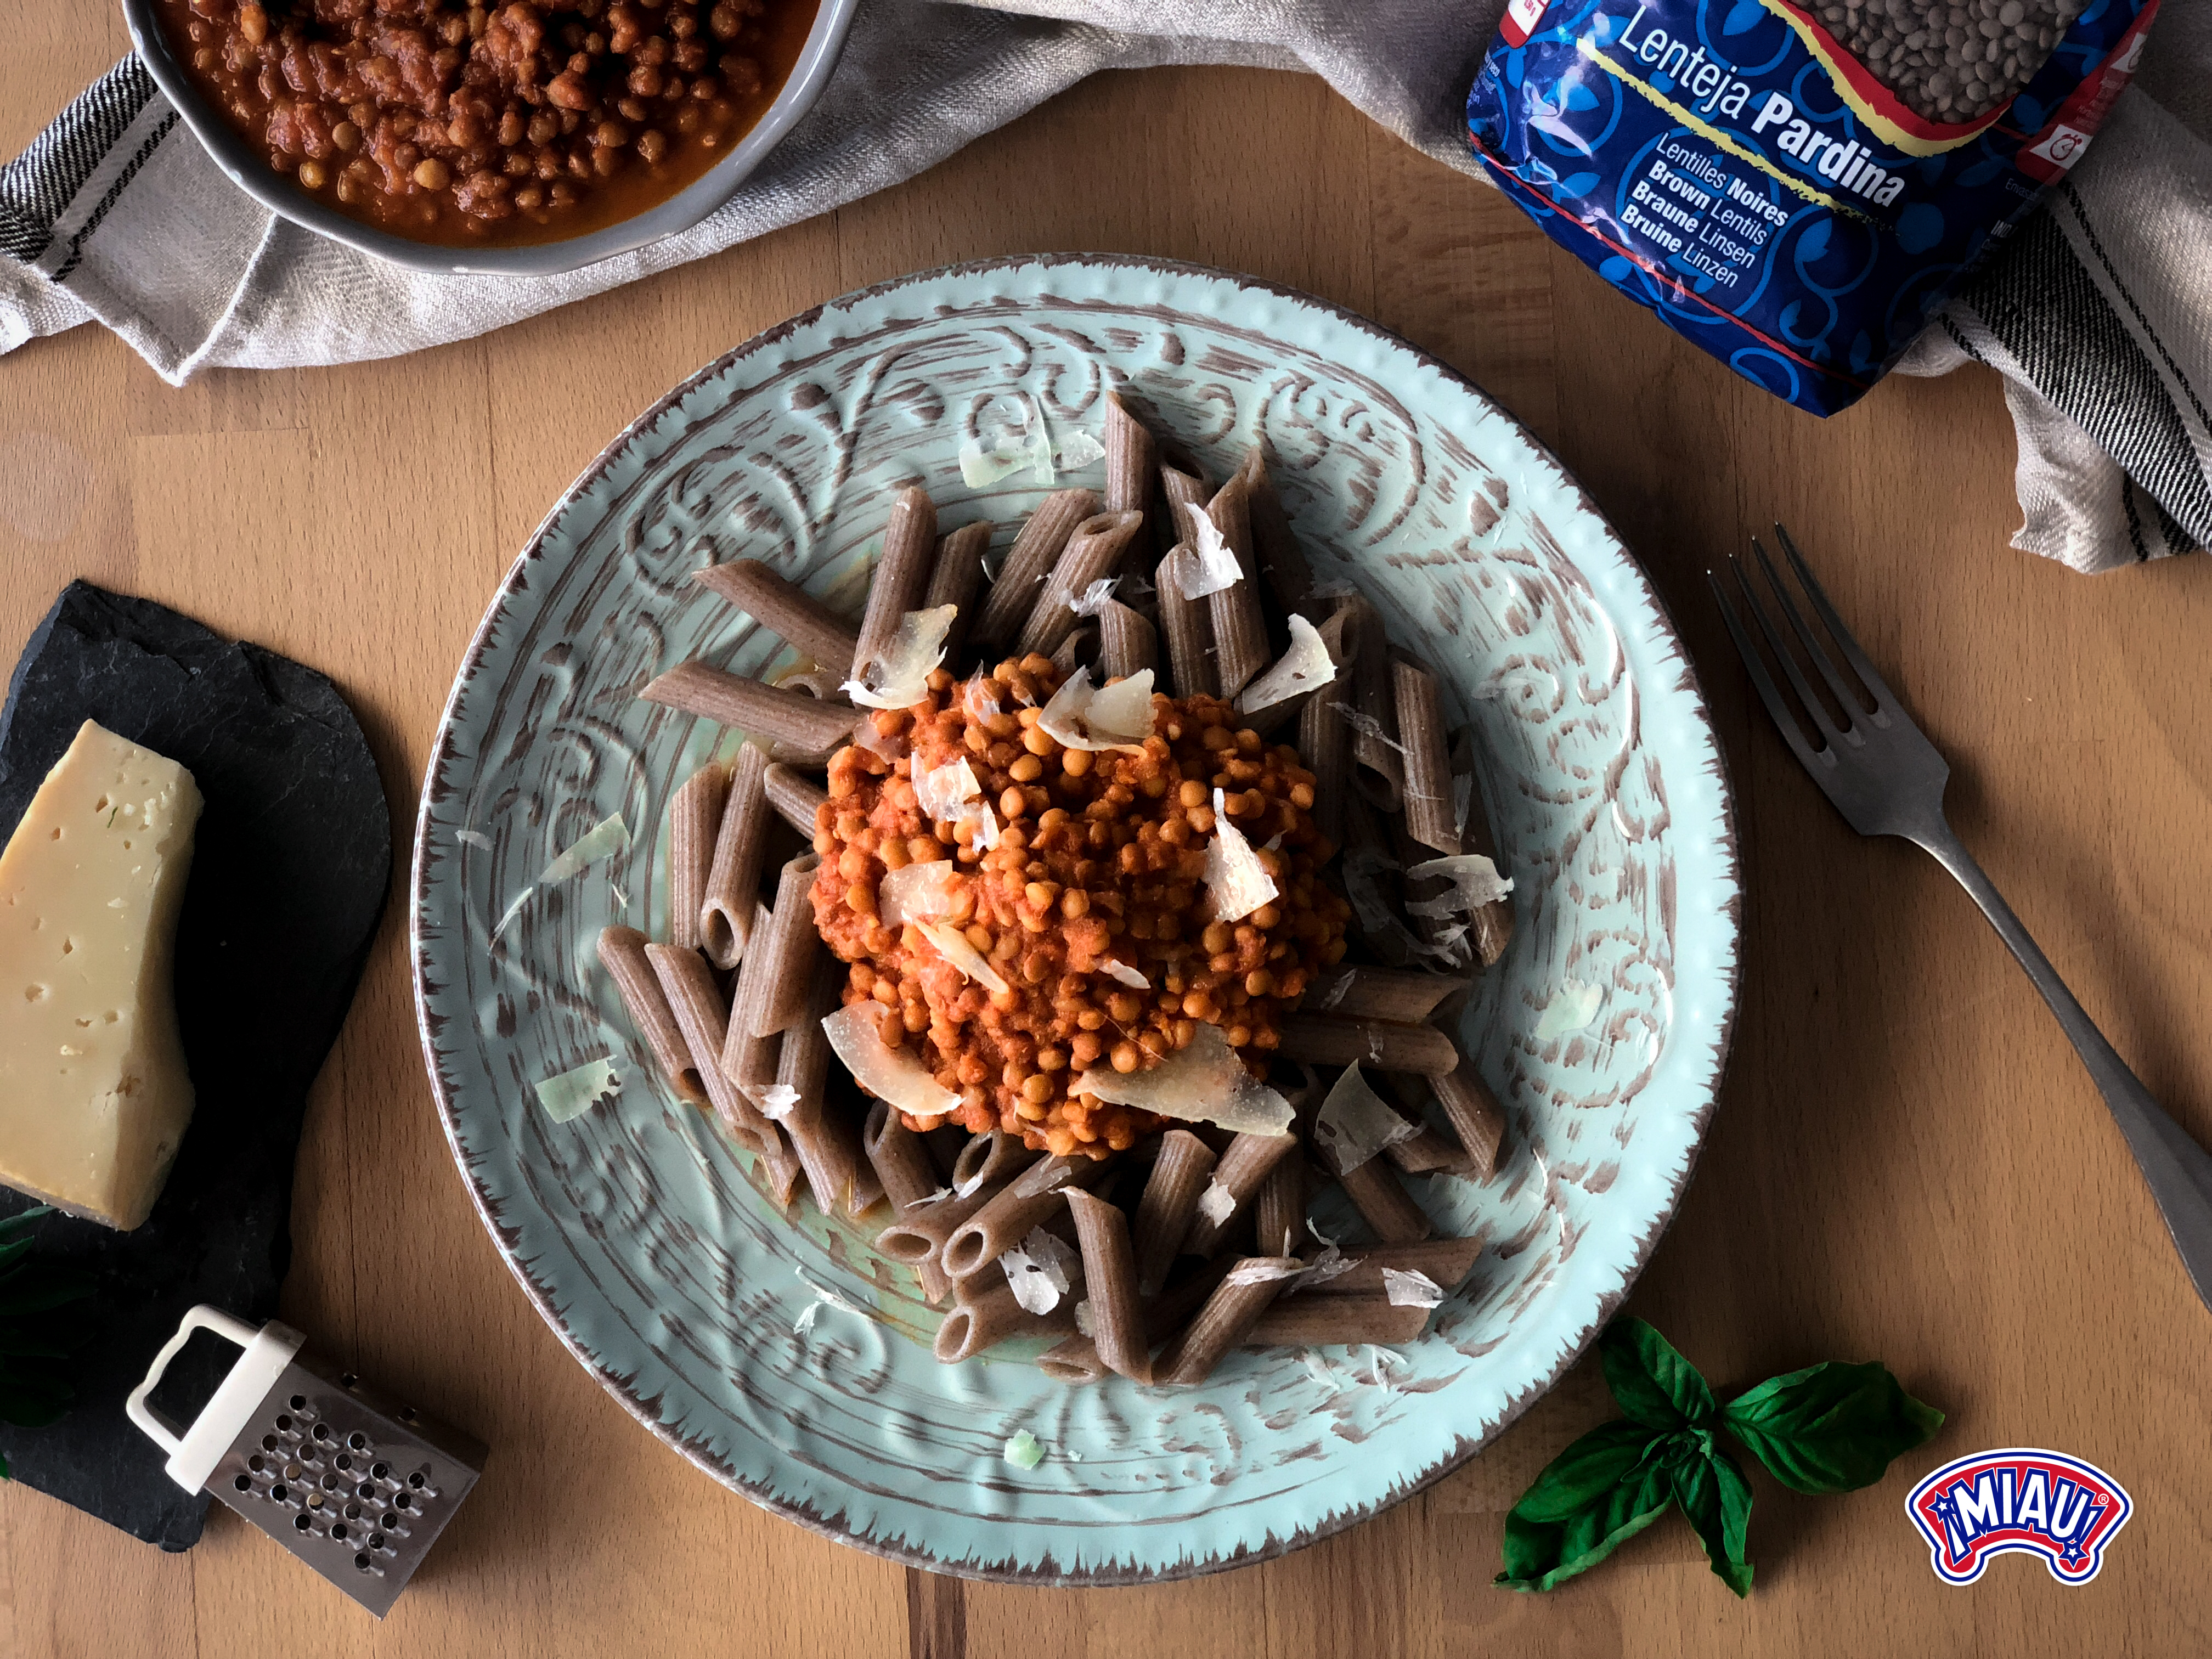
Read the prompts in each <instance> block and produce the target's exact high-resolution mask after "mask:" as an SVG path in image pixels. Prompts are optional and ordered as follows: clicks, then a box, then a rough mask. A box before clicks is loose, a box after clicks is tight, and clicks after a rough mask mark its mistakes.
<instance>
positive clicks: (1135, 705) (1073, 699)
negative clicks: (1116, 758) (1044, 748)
mask: <svg viewBox="0 0 2212 1659" xmlns="http://www.w3.org/2000/svg"><path fill="white" fill-rule="evenodd" d="M1037 725H1038V726H1039V728H1040V729H1042V731H1043V732H1044V733H1045V735H1046V736H1048V737H1049V738H1052V739H1053V741H1054V742H1055V743H1057V744H1060V745H1061V747H1063V748H1066V749H1088V750H1093V751H1094V752H1095V751H1097V750H1107V749H1135V750H1141V749H1142V748H1143V747H1144V746H1145V739H1146V738H1149V737H1150V736H1152V670H1151V669H1149V668H1146V669H1142V670H1140V671H1138V672H1137V673H1134V674H1132V675H1130V676H1129V678H1127V679H1125V680H1116V681H1115V683H1114V684H1111V685H1109V686H1106V687H1104V688H1103V689H1097V688H1094V687H1093V686H1092V685H1091V671H1090V670H1089V669H1087V668H1079V669H1077V670H1076V671H1074V672H1073V674H1070V675H1069V676H1068V677H1067V680H1066V684H1063V685H1062V686H1061V687H1060V690H1057V691H1055V692H1054V693H1053V694H1052V700H1051V701H1050V702H1048V703H1046V704H1045V706H1044V709H1043V712H1042V713H1041V714H1038V715H1037Z"/></svg>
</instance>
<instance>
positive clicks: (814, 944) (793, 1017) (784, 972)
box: [739, 853, 1420, 1071]
mask: <svg viewBox="0 0 2212 1659" xmlns="http://www.w3.org/2000/svg"><path fill="white" fill-rule="evenodd" d="M821 867H822V855H821V854H819V853H801V854H799V856H798V857H797V858H795V859H793V860H791V862H790V863H788V864H787V865H785V866H783V872H782V873H781V875H780V876H778V877H777V878H776V884H775V906H774V908H772V909H771V910H770V912H769V921H768V927H767V928H766V930H765V931H764V932H763V933H757V934H756V935H755V936H754V939H755V947H754V948H757V949H758V950H759V951H760V953H761V958H762V960H761V963H760V969H759V970H760V980H759V981H758V988H757V991H755V992H754V994H753V995H752V996H751V998H750V1000H748V1003H747V1012H748V1014H749V1016H750V1018H749V1019H748V1022H747V1026H746V1029H747V1030H750V1032H751V1033H752V1035H753V1036H773V1035H774V1034H775V1033H776V1032H778V1031H786V1030H790V1029H791V1028H792V1027H793V1026H794V1025H796V1024H799V1021H800V1020H801V1019H802V1018H805V1014H806V1000H807V994H808V992H809V990H810V989H811V987H812V985H813V982H814V964H815V962H816V961H817V959H818V958H820V957H825V956H827V955H828V954H829V949H828V947H827V946H826V945H823V943H822V935H821V933H819V932H818V931H817V929H816V927H815V926H814V896H813V889H814V872H816V871H817V870H819V869H820V868H821ZM745 955H746V958H747V960H748V961H750V958H751V956H752V948H748V949H747V951H746V952H745ZM739 965H740V966H741V967H742V966H743V965H744V964H743V963H740V964H739ZM1411 1069H1413V1070H1415V1071H1419V1069H1420V1068H1419V1066H1414V1067H1412V1068H1411Z"/></svg>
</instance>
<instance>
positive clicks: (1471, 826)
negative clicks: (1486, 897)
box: [1451, 726, 1513, 968]
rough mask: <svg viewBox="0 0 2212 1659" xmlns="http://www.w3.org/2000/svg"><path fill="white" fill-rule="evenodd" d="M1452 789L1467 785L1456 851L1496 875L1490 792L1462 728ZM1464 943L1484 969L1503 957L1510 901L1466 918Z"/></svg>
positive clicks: (1456, 738) (1509, 937) (1470, 734)
mask: <svg viewBox="0 0 2212 1659" xmlns="http://www.w3.org/2000/svg"><path fill="white" fill-rule="evenodd" d="M1451 763H1452V777H1453V787H1454V789H1455V790H1456V789H1457V787H1458V781H1459V780H1461V779H1462V778H1463V779H1465V780H1466V781H1467V784H1468V802H1467V811H1466V812H1465V813H1464V814H1463V815H1462V820H1461V823H1460V848H1461V850H1462V852H1468V853H1480V854H1482V856H1483V857H1485V858H1486V859H1488V860H1490V861H1491V862H1492V864H1496V865H1498V872H1499V873H1500V874H1504V872H1505V866H1504V865H1502V864H1498V840H1497V837H1496V836H1494V835H1493V834H1492V831H1491V828H1490V792H1489V790H1488V789H1487V788H1486V787H1485V786H1484V783H1483V780H1482V769H1481V767H1480V766H1479V765H1477V764H1476V763H1475V750H1474V731H1473V730H1472V729H1471V728H1469V727H1468V726H1462V727H1460V728H1459V730H1458V731H1457V732H1454V733H1453V734H1452V750H1451ZM1467 936H1468V943H1469V944H1470V945H1473V946H1474V959H1475V960H1476V961H1477V962H1480V963H1481V964H1482V965H1483V966H1484V967H1486V968H1487V967H1489V966H1491V965H1492V963H1495V962H1496V961H1497V960H1498V957H1502V956H1504V954H1505V947H1506V946H1507V945H1510V944H1511V943H1512V942H1513V901H1512V900H1511V899H1510V898H1502V899H1493V900H1492V901H1491V902H1489V903H1488V904H1486V905H1484V906H1483V907H1482V908H1480V909H1479V910H1477V911H1476V912H1475V913H1474V915H1472V916H1470V917H1468V929H1467Z"/></svg>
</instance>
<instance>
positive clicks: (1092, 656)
mask: <svg viewBox="0 0 2212 1659" xmlns="http://www.w3.org/2000/svg"><path fill="white" fill-rule="evenodd" d="M1097 660H1098V624H1097V623H1083V624H1082V625H1081V626H1080V627H1079V628H1077V629H1075V631H1074V632H1073V633H1072V634H1070V635H1068V636H1067V637H1066V639H1064V640H1062V641H1060V643H1059V644H1058V645H1056V646H1054V647H1053V648H1052V665H1053V666H1054V668H1056V669H1058V670H1059V671H1060V673H1061V674H1062V675H1063V676H1066V675H1068V674H1073V672H1074V671H1076V670H1077V669H1079V668H1089V667H1091V665H1093V664H1095V663H1096V662H1097Z"/></svg>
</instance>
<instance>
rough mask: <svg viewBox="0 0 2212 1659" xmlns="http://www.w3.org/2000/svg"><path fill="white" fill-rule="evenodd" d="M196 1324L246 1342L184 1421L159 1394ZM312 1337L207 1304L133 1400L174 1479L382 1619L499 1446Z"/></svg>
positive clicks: (135, 1414)
mask: <svg viewBox="0 0 2212 1659" xmlns="http://www.w3.org/2000/svg"><path fill="white" fill-rule="evenodd" d="M195 1330H207V1331H212V1332H214V1333H215V1334H216V1335H217V1336H220V1337H223V1338H225V1339H227V1340H229V1341H232V1342H234V1343H236V1344H237V1345H238V1346H240V1348H242V1349H244V1350H245V1352H244V1353H242V1354H241V1355H240V1358H239V1359H238V1361H237V1363H236V1364H234V1365H232V1367H231V1368H230V1373H229V1375H228V1376H225V1377H224V1378H223V1380H222V1385H221V1386H220V1387H218V1388H217V1389H216V1391H215V1395H214V1397H213V1398H212V1399H210V1401H208V1403H207V1404H206V1406H205V1407H203V1408H202V1409H201V1412H200V1414H199V1415H198V1417H197V1418H196V1419H193V1421H192V1422H191V1424H190V1425H187V1426H185V1427H184V1428H181V1429H180V1428H178V1427H177V1426H175V1425H173V1424H171V1423H169V1422H167V1420H165V1419H162V1418H161V1417H159V1416H157V1415H155V1413H154V1411H153V1409H152V1408H151V1407H149V1406H148V1405H147V1403H146V1396H147V1395H149V1394H151V1393H152V1392H153V1391H154V1389H155V1385H157V1384H158V1383H160V1382H161V1376H162V1373H163V1372H164V1371H166V1370H167V1369H168V1367H169V1362H170V1361H171V1360H173V1359H174V1358H176V1357H177V1353H178V1351H179V1349H181V1348H182V1347H183V1346H185V1340H186V1339H187V1338H189V1337H190V1336H191V1334H192V1332H193V1331H195ZM306 1342H307V1339H306V1338H305V1337H304V1336H302V1335H301V1334H300V1333H299V1332H297V1331H295V1330H294V1329H293V1328H291V1327H290V1326H289V1325H281V1324H279V1323H277V1322H276V1321H275V1320H273V1319H272V1320H270V1322H268V1323H267V1324H266V1325H264V1326H262V1327H261V1328H259V1329H258V1330H256V1329H255V1328H253V1327H252V1326H251V1325H248V1324H246V1323H245V1322H243V1321H241V1320H237V1319H234V1318H232V1317H231V1316H229V1315H228V1314H227V1313H223V1312H222V1311H220V1310H217V1309H214V1308H210V1307H197V1308H194V1309H193V1310H191V1312H190V1313H188V1314H186V1315H185V1319H184V1322H183V1323H182V1324H181V1325H179V1326H178V1327H177V1334H175V1335H174V1336H173V1337H171V1338H170V1339H169V1340H168V1342H167V1344H166V1345H165V1346H163V1347H162V1349H161V1352H159V1353H158V1354H156V1355H155V1356H154V1364H153V1368H152V1369H151V1370H149V1371H148V1372H147V1373H146V1379H145V1381H144V1382H143V1383H140V1384H139V1385H138V1386H137V1388H136V1389H133V1390H131V1398H130V1400H129V1401H128V1402H127V1403H126V1406H125V1409H126V1410H127V1411H128V1412H129V1413H131V1421H132V1422H133V1423H136V1424H137V1425H138V1426H139V1428H140V1429H142V1430H143V1431H144V1432H145V1433H146V1434H147V1435H148V1436H149V1437H151V1438H152V1440H153V1441H154V1443H155V1444H156V1445H158V1446H160V1447H161V1449H163V1450H164V1451H166V1452H167V1453H168V1454H169V1462H168V1474H169V1478H170V1479H171V1480H174V1481H175V1482H176V1483H177V1484H178V1485H179V1486H182V1487H183V1488H184V1489H185V1491H186V1492H198V1491H200V1490H201V1489H202V1488H205V1489H206V1490H207V1491H209V1492H212V1493H213V1494H214V1495H215V1496H216V1497H217V1498H221V1499H222V1501H223V1502H224V1503H226V1504H229V1505H230V1507H231V1508H233V1509H234V1510H237V1511H238V1512H239V1513H240V1515H242V1516H245V1517H246V1520H247V1521H249V1522H252V1524H253V1525H254V1526H257V1527H258V1528H261V1530H262V1531H264V1532H265V1533H267V1534H269V1535H270V1537H271V1538H274V1539H275V1540H276V1541H277V1542H278V1543H280V1544H282V1545H283V1547H285V1548H286V1549H288V1550H289V1551H291V1552H292V1553H293V1554H295V1555H296V1556H298V1557H299V1558H300V1559H301V1560H302V1561H305V1562H306V1563H307V1565H309V1566H311V1567H313V1569H314V1570H315V1571H317V1572H319V1573H320V1574H322V1575H323V1577H325V1578H327V1579H329V1580H330V1581H331V1583H333V1584H336V1585H337V1587H338V1588H339V1589H342V1590H343V1591H344V1592H345V1593H346V1594H347V1595H350V1596H352V1597H353V1599H354V1600H355V1601H358V1602H360V1603H361V1604H362V1606H363V1607H367V1608H368V1610H369V1611H370V1612H371V1613H374V1614H375V1615H376V1616H377V1617H378V1618H380V1619H381V1618H383V1617H384V1615H385V1614H386V1613H388V1612H390V1611H391V1608H392V1603H393V1602H394V1601H398V1599H399V1592H400V1591H401V1590H403V1589H405V1588H406V1587H407V1581H408V1579H409V1578H410V1577H412V1576H413V1574H414V1571H415V1569H416V1567H417V1566H419V1565H422V1558H423V1557H424V1556H425V1555H427V1554H428V1553H429V1551H430V1546H431V1545H433V1544H434V1543H435V1542H436V1541H437V1539H438V1534H440V1533H441V1532H442V1531H444V1530H445V1528H446V1523H447V1522H448V1521H450V1520H452V1519H453V1512H454V1511H455V1510H458V1509H459V1507H460V1505H461V1500H462V1499H463V1498H466V1497H467V1496H468V1495H469V1489H470V1488H471V1486H475V1485H476V1483H477V1476H478V1475H479V1474H483V1461H484V1455H485V1447H484V1445H483V1443H482V1442H481V1441H479V1440H477V1439H476V1438H475V1437H473V1436H471V1435H467V1434H464V1433H463V1432H462V1431H460V1430H459V1429H456V1428H454V1427H453V1425H450V1424H447V1423H441V1422H440V1421H438V1419H435V1418H434V1417H431V1416H430V1415H428V1413H424V1412H421V1411H417V1410H416V1408H415V1407H412V1406H403V1405H401V1404H399V1403H398V1401H395V1400H393V1399H392V1398H391V1396H389V1395H386V1394H385V1393H384V1392H383V1391H382V1390H381V1389H377V1388H375V1387H374V1386H373V1385H371V1384H369V1383H364V1382H362V1379H361V1378H359V1377H358V1376H355V1375H354V1374H353V1373H352V1372H351V1371H347V1370H340V1369H338V1368H337V1366H335V1365H333V1364H330V1363H329V1362H328V1361H326V1360H325V1359H323V1358H320V1357H319V1356H318V1355H316V1354H315V1353H313V1352H312V1351H307V1350H306V1346H305V1345H306Z"/></svg>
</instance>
